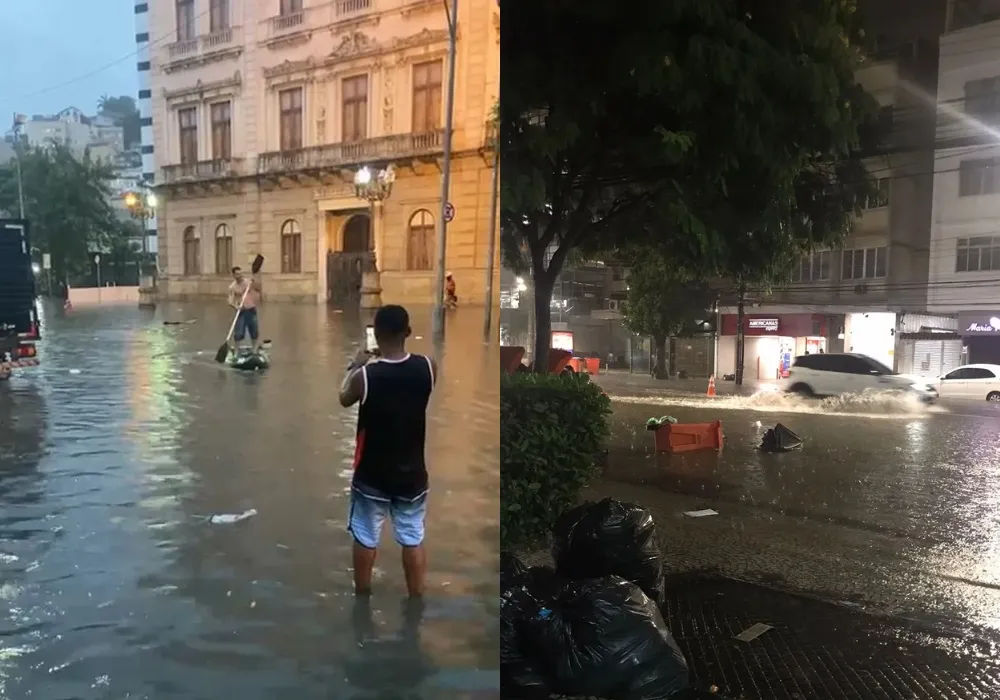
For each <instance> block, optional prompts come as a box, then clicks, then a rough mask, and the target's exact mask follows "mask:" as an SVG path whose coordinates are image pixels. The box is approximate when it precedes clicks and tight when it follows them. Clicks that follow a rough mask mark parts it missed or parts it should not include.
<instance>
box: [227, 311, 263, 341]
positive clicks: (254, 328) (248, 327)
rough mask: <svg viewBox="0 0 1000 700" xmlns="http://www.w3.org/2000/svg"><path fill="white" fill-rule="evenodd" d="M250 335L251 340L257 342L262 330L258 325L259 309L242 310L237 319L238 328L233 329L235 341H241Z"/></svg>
mask: <svg viewBox="0 0 1000 700" xmlns="http://www.w3.org/2000/svg"><path fill="white" fill-rule="evenodd" d="M248 333H249V334H250V340H257V336H258V334H259V333H260V329H259V328H258V325H257V309H256V308H253V309H242V310H241V311H240V313H239V315H238V316H237V317H236V328H234V329H233V340H235V341H240V340H243V338H244V337H245V336H246V335H247V334H248Z"/></svg>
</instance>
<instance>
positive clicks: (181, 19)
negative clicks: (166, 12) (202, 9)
mask: <svg viewBox="0 0 1000 700" xmlns="http://www.w3.org/2000/svg"><path fill="white" fill-rule="evenodd" d="M195 36H197V32H196V31H195V14H194V0H177V41H191V40H192V39H194V38H195Z"/></svg>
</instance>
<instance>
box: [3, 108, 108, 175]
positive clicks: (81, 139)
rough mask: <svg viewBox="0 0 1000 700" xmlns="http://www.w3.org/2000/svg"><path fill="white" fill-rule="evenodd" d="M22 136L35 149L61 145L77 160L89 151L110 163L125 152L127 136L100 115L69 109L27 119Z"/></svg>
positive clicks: (24, 120)
mask: <svg viewBox="0 0 1000 700" xmlns="http://www.w3.org/2000/svg"><path fill="white" fill-rule="evenodd" d="M19 134H20V136H21V137H22V138H23V139H24V141H25V143H27V144H28V145H29V146H32V147H35V148H43V147H45V146H50V145H53V144H59V145H61V146H65V147H67V148H69V149H70V150H71V151H72V152H73V153H74V154H75V155H76V156H77V157H82V156H83V154H84V153H85V152H86V153H89V154H90V157H91V158H94V159H99V160H104V161H107V162H109V163H110V162H114V161H115V160H117V158H118V157H119V156H120V155H121V154H122V152H123V151H124V150H125V134H124V130H123V129H122V127H121V126H120V125H118V124H115V123H114V121H113V120H112V119H110V118H109V117H105V116H103V115H100V114H99V115H97V116H87V115H86V114H85V113H84V112H83V111H82V110H80V109H77V108H76V107H67V108H65V109H63V110H61V111H59V112H57V113H56V114H47V115H46V114H35V115H32V116H31V117H25V118H24V119H23V120H22V123H21V125H20V129H19Z"/></svg>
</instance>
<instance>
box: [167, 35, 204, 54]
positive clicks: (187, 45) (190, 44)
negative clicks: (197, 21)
mask: <svg viewBox="0 0 1000 700" xmlns="http://www.w3.org/2000/svg"><path fill="white" fill-rule="evenodd" d="M169 51H170V58H184V57H185V56H190V55H191V54H193V53H195V52H197V51H198V39H197V38H195V39H185V40H184V41H178V42H175V43H173V44H171V45H170V47H169Z"/></svg>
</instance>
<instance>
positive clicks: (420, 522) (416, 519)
mask: <svg viewBox="0 0 1000 700" xmlns="http://www.w3.org/2000/svg"><path fill="white" fill-rule="evenodd" d="M350 509H351V510H350V514H349V515H348V517H347V531H348V532H350V533H351V535H352V536H353V537H354V541H355V542H357V543H358V544H360V545H361V546H362V547H364V548H365V549H377V548H378V543H379V540H380V539H381V537H382V527H383V526H384V525H385V521H386V519H389V520H391V521H392V531H393V535H394V536H395V539H396V543H397V544H398V545H399V546H401V547H417V546H419V545H421V544H423V541H424V520H425V518H426V516H427V494H426V493H425V494H423V495H421V496H420V497H419V498H416V499H414V500H412V501H411V500H404V499H401V498H388V497H385V498H383V497H379V496H373V495H370V494H364V493H361V492H360V491H358V489H356V488H352V489H351V506H350Z"/></svg>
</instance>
